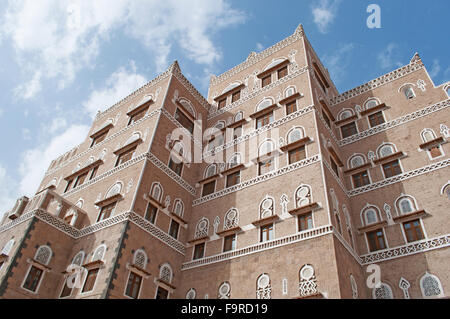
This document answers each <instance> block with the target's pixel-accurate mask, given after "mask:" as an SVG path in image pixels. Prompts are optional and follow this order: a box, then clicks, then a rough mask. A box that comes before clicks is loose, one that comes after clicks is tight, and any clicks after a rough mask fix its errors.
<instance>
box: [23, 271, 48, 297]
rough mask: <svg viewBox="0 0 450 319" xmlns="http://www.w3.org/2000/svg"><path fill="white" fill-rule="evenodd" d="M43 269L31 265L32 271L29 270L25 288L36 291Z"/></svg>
mask: <svg viewBox="0 0 450 319" xmlns="http://www.w3.org/2000/svg"><path fill="white" fill-rule="evenodd" d="M42 273H43V271H42V270H41V269H39V268H37V267H35V266H31V269H30V271H29V272H28V276H27V279H26V280H25V283H24V284H23V288H25V289H27V290H30V291H32V292H36V289H37V287H38V285H39V282H40V281H41V278H42Z"/></svg>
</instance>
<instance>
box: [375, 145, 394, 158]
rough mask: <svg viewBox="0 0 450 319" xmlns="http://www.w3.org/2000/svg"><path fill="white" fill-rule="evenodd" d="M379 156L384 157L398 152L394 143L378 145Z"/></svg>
mask: <svg viewBox="0 0 450 319" xmlns="http://www.w3.org/2000/svg"><path fill="white" fill-rule="evenodd" d="M377 152H378V157H379V158H382V157H385V156H389V155H391V154H394V153H395V152H396V148H395V145H394V144H382V145H380V146H379V147H378V151H377Z"/></svg>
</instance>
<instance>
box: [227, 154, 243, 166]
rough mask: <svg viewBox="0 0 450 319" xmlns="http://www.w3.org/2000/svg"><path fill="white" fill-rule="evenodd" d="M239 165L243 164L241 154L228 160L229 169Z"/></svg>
mask: <svg viewBox="0 0 450 319" xmlns="http://www.w3.org/2000/svg"><path fill="white" fill-rule="evenodd" d="M239 164H241V153H234V154H233V155H231V156H230V159H229V160H228V168H232V167H235V166H237V165H239Z"/></svg>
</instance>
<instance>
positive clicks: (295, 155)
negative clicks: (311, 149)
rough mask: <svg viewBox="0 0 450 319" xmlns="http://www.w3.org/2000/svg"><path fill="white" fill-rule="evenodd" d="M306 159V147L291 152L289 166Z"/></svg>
mask: <svg viewBox="0 0 450 319" xmlns="http://www.w3.org/2000/svg"><path fill="white" fill-rule="evenodd" d="M305 158H306V152H305V146H301V147H298V148H295V149H293V150H290V151H289V164H294V163H297V162H299V161H301V160H304V159H305Z"/></svg>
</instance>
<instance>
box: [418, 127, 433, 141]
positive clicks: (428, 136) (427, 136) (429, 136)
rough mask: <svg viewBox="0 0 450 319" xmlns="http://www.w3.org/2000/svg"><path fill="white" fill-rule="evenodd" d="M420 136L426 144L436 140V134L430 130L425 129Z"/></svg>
mask: <svg viewBox="0 0 450 319" xmlns="http://www.w3.org/2000/svg"><path fill="white" fill-rule="evenodd" d="M420 136H421V137H422V141H423V142H424V143H426V142H429V141H432V140H434V139H436V134H435V133H434V131H433V130H432V129H430V128H426V129H423V130H422V132H421V133H420Z"/></svg>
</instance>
